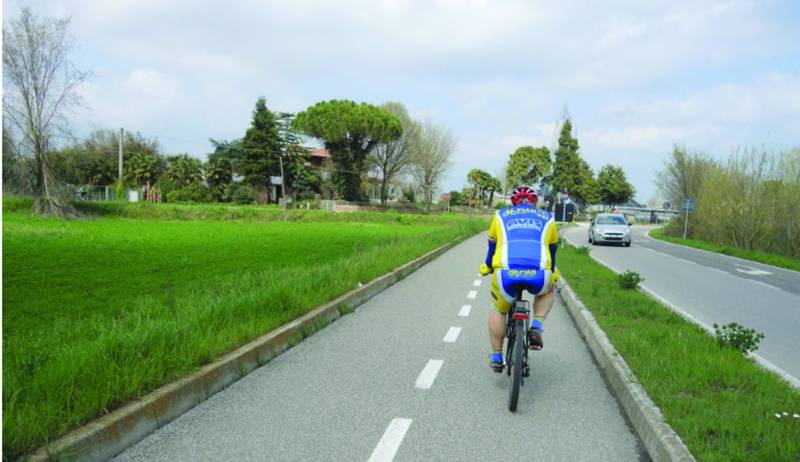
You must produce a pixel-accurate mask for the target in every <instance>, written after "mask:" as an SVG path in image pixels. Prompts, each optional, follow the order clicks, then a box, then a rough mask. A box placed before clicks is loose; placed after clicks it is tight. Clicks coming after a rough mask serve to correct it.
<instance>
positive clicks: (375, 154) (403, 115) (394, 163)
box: [370, 102, 419, 204]
mask: <svg viewBox="0 0 800 462" xmlns="http://www.w3.org/2000/svg"><path fill="white" fill-rule="evenodd" d="M381 109H383V110H385V111H386V112H388V113H389V114H392V115H393V116H395V117H397V118H398V119H400V124H401V125H402V126H403V134H402V135H400V138H398V139H397V140H394V141H387V142H384V143H380V144H378V145H377V146H375V149H374V150H373V151H372V155H371V156H370V164H371V167H372V169H373V170H375V171H377V172H378V174H379V175H380V179H381V192H380V196H381V204H385V203H386V199H387V198H388V195H389V194H388V193H389V187H390V186H391V184H392V180H394V179H395V178H396V177H397V176H398V175H400V174H401V173H402V172H403V171H404V170H405V169H406V168H407V167H408V165H409V163H410V162H411V151H412V149H413V147H414V146H415V145H416V144H417V143H418V138H419V126H418V125H417V123H416V122H415V121H414V120H413V119H412V118H411V116H409V115H408V110H406V107H405V106H403V105H402V104H401V103H395V102H389V103H385V104H383V105H381Z"/></svg>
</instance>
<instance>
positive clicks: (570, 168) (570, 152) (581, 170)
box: [551, 118, 599, 203]
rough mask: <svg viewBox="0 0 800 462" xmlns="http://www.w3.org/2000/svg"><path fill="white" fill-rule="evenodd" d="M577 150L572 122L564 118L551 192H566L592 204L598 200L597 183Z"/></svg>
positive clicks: (556, 153)
mask: <svg viewBox="0 0 800 462" xmlns="http://www.w3.org/2000/svg"><path fill="white" fill-rule="evenodd" d="M578 149H579V146H578V140H577V138H574V137H573V136H572V121H571V120H570V119H569V118H566V119H565V120H564V124H563V125H562V126H561V133H560V134H559V137H558V148H557V149H556V152H555V156H554V157H555V162H554V163H553V177H552V180H551V184H552V186H553V192H554V193H556V192H563V191H567V192H568V193H569V194H570V195H571V196H573V197H574V198H576V199H578V200H580V201H583V202H585V203H594V202H597V201H598V200H599V193H598V189H597V182H596V181H595V179H594V174H593V173H592V169H591V167H589V164H587V163H586V161H585V160H583V159H582V158H581V156H580V154H579V153H578Z"/></svg>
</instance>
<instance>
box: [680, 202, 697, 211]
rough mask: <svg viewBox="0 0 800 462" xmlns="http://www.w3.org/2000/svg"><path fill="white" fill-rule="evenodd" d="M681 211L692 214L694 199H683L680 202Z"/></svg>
mask: <svg viewBox="0 0 800 462" xmlns="http://www.w3.org/2000/svg"><path fill="white" fill-rule="evenodd" d="M681 210H683V211H685V212H693V211H694V199H684V200H683V202H681Z"/></svg>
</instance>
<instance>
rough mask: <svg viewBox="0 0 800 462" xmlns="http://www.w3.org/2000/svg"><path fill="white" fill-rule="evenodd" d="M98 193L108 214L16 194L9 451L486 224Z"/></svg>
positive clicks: (8, 309)
mask: <svg viewBox="0 0 800 462" xmlns="http://www.w3.org/2000/svg"><path fill="white" fill-rule="evenodd" d="M92 207H94V208H95V210H93V212H94V213H97V211H98V209H99V211H100V212H101V213H102V215H104V216H103V217H99V218H98V217H95V218H90V219H85V220H74V221H63V220H57V219H42V218H38V217H33V216H31V215H30V214H29V213H28V212H27V211H26V210H27V207H26V206H25V201H19V200H12V201H4V214H3V268H4V273H3V453H4V457H9V458H13V457H16V456H19V455H21V454H23V453H25V452H28V451H30V450H32V449H34V448H35V447H37V446H39V445H41V444H43V443H45V442H47V441H49V440H52V439H54V438H56V437H58V436H60V435H62V434H64V433H65V432H67V431H68V430H70V429H72V428H75V427H77V426H79V425H81V424H83V423H86V422H87V421H89V420H92V419H94V418H96V417H98V416H100V415H102V414H103V413H106V412H108V411H111V410H113V409H115V408H117V407H119V406H120V405H122V404H124V403H125V402H127V401H129V400H131V399H132V398H135V397H138V396H142V395H144V394H146V393H147V392H149V391H151V390H153V389H155V388H157V387H158V386H160V385H163V384H164V383H167V382H169V381H172V380H174V379H176V378H178V377H181V376H184V375H186V374H188V373H190V372H192V371H194V370H196V369H197V368H198V367H199V366H201V365H203V364H206V363H208V362H210V361H212V360H213V359H215V358H217V357H219V356H221V355H222V354H224V353H226V352H228V351H230V350H232V349H234V348H235V347H237V346H239V345H241V344H243V343H246V342H247V341H249V340H252V339H254V338H256V337H258V336H260V335H262V334H264V333H266V332H269V331H270V330H272V329H274V328H276V327H278V326H280V325H282V324H284V323H286V322H287V321H289V320H291V319H294V318H296V317H297V316H300V315H302V314H303V313H305V312H307V311H309V310H310V309H312V308H314V307H316V306H318V305H320V304H322V303H324V302H325V301H327V300H330V299H332V298H335V297H336V296H338V295H340V294H342V293H344V292H347V291H348V290H351V289H353V288H355V287H356V286H357V285H358V283H359V282H367V281H369V280H371V279H373V278H375V277H377V276H379V275H381V274H383V273H385V272H387V271H389V270H391V269H393V268H395V267H397V266H399V265H400V264H402V263H404V262H407V261H409V260H411V259H413V258H415V257H417V256H419V255H422V254H424V253H426V252H428V251H430V250H432V249H434V248H436V247H438V246H440V245H442V244H444V243H446V242H448V241H450V240H452V239H454V238H457V237H467V236H469V235H472V234H475V233H476V232H478V231H481V230H483V229H485V228H486V226H487V224H488V221H487V220H486V219H484V218H472V219H470V218H464V217H453V216H447V217H435V216H407V215H399V214H389V213H387V214H381V213H365V214H359V213H355V214H336V215H334V214H330V213H326V212H313V213H312V212H305V211H304V212H297V213H294V212H293V213H292V214H290V219H291V220H293V221H291V222H281V221H274V220H276V219H278V218H276V217H275V216H274V215H275V212H276V210H275V209H274V207H261V208H259V207H243V208H237V207H226V206H197V209H193V207H194V206H189V205H184V206H166V205H164V206H163V207H162V206H150V205H144V206H141V207H140V206H138V205H135V204H133V205H131V206H124V205H120V204H110V205H106V206H105V208H104V206H102V205H93V206H92ZM209 210H210V212H209ZM176 211H177V212H176ZM277 213H278V214H280V211H279V210H277ZM280 215H281V216H282V214H280ZM125 216H137V217H140V218H123V217H125ZM231 216H235V217H239V218H242V219H238V220H228V219H226V218H229V217H231ZM146 217H150V218H146ZM153 217H156V218H153ZM179 217H182V218H207V219H205V220H196V219H183V220H179V219H174V218H179ZM163 218H173V219H170V220H165V219H163Z"/></svg>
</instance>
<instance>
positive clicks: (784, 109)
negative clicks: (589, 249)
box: [3, 0, 800, 201]
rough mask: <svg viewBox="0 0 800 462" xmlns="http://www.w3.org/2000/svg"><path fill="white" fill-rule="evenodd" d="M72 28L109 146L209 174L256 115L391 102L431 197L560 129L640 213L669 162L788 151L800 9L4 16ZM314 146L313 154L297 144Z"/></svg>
mask: <svg viewBox="0 0 800 462" xmlns="http://www.w3.org/2000/svg"><path fill="white" fill-rule="evenodd" d="M22 6H29V7H30V8H31V9H32V10H33V11H34V13H36V14H38V15H41V16H48V17H70V18H71V24H70V29H71V32H72V34H73V35H74V37H75V40H76V44H77V48H76V50H75V52H74V55H73V61H74V62H75V64H76V65H77V66H78V67H79V68H81V69H83V70H87V71H90V72H91V73H92V76H91V78H90V80H89V81H88V82H87V83H86V84H85V85H84V86H83V87H82V88H81V93H82V95H83V97H84V101H85V108H84V109H82V110H81V111H79V112H77V113H75V114H73V115H72V116H71V119H72V125H73V130H74V132H75V134H76V135H77V136H86V135H87V134H88V133H90V132H91V131H92V130H94V129H98V128H113V129H117V128H119V127H124V128H125V129H126V130H130V131H138V132H140V133H142V134H143V135H145V136H148V137H157V138H158V140H159V142H160V145H161V146H162V148H163V150H164V151H165V152H169V153H179V152H186V153H189V154H191V155H193V156H196V157H199V158H205V156H206V155H207V153H208V152H210V151H211V145H210V143H209V142H208V139H209V138H214V139H232V138H240V137H242V136H243V135H244V133H245V130H246V129H247V127H248V126H249V123H250V118H251V112H252V110H253V106H254V104H255V101H256V99H257V98H258V97H259V96H264V97H265V98H266V99H267V105H268V107H269V108H270V109H271V110H273V111H282V112H299V111H302V110H304V109H305V108H307V107H308V106H310V105H313V104H314V103H316V102H318V101H323V100H329V99H351V100H354V101H358V102H362V101H363V102H368V103H373V104H381V103H384V102H387V101H398V102H401V103H403V104H405V105H406V107H407V108H408V109H409V112H410V113H411V115H412V116H413V117H415V118H417V119H420V120H430V121H432V122H434V123H436V124H439V125H442V126H445V127H447V128H448V129H450V130H451V131H452V133H453V134H454V135H455V136H456V138H457V139H458V150H457V151H456V152H455V153H454V155H453V162H452V167H451V168H450V170H449V171H448V175H447V177H446V178H445V180H444V181H443V184H442V189H443V190H450V189H461V187H463V186H464V185H465V184H466V173H467V171H469V170H470V169H472V168H480V169H483V170H486V171H488V172H489V173H492V174H495V175H497V174H500V173H501V172H502V171H503V170H504V169H505V164H506V162H507V160H508V156H509V154H511V153H512V152H513V151H514V150H515V149H516V148H518V147H520V146H524V145H533V146H548V147H552V146H554V144H555V138H556V137H557V127H558V125H557V124H558V123H559V121H560V120H561V117H562V115H563V114H565V113H567V114H569V116H570V117H571V119H572V122H573V127H574V128H573V134H574V135H575V136H576V137H577V138H578V141H579V143H580V153H581V155H582V156H583V158H584V159H586V160H587V161H588V163H589V164H590V165H591V166H592V168H593V169H594V170H595V172H596V171H597V170H599V169H600V168H601V167H602V166H604V165H606V164H616V165H620V166H622V167H623V168H624V169H625V171H626V173H627V175H628V179H629V180H630V181H631V183H632V184H633V185H634V186H635V188H636V191H637V193H636V197H637V199H639V200H640V201H649V200H651V199H657V198H658V194H657V190H656V186H655V184H654V179H655V177H656V173H657V171H659V170H660V169H661V168H662V166H663V163H664V160H665V159H666V157H667V156H668V155H669V153H670V151H671V150H672V146H673V145H675V144H681V145H685V146H687V147H688V148H690V149H694V150H698V151H703V152H706V153H707V154H709V155H711V156H713V157H715V158H718V159H726V158H727V157H728V156H730V155H731V154H732V153H734V152H737V151H741V150H743V149H749V148H752V147H758V148H766V149H769V150H773V151H776V152H779V151H782V150H787V149H790V148H792V147H796V146H800V137H799V136H798V135H799V134H800V27H798V25H800V2H798V1H796V0H787V1H784V2H780V1H770V0H763V1H749V0H741V1H739V0H730V1H720V0H715V1H702V0H691V1H682V0H670V1H660V0H654V1H646V2H643V1H640V0H633V1H613V0H612V1H605V2H593V1H574V0H565V1H553V0H548V1H539V0H521V1H515V0H509V1H500V0H498V1H488V0H472V1H455V0H419V1H395V0H351V1H347V2H344V1H305V0H286V1H254V0H249V1H248V0H237V1H234V2H222V1H219V0H218V1H205V0H191V1H188V0H187V1H182V0H181V1H169V0H114V1H110V0H109V1H100V0H47V1H36V0H27V1H25V0H5V1H3V20H4V24H5V22H6V21H7V20H8V18H9V17H14V16H16V15H18V13H19V10H20V8H21V7H22ZM310 144H313V142H312V143H310Z"/></svg>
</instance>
